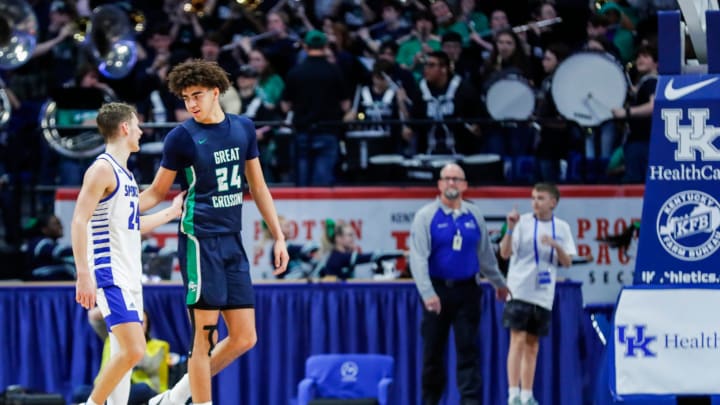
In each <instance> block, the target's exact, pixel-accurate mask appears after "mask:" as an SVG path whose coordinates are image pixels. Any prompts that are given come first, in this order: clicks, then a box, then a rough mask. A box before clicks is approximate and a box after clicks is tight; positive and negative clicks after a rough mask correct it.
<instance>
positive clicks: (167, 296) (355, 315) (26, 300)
mask: <svg viewBox="0 0 720 405" xmlns="http://www.w3.org/2000/svg"><path fill="white" fill-rule="evenodd" d="M255 291H256V300H257V302H256V309H257V311H256V318H257V331H258V343H257V346H256V347H255V348H254V349H253V350H251V351H250V352H249V353H247V354H246V355H245V356H243V357H242V358H241V359H240V360H239V361H236V362H234V363H233V364H231V365H230V366H229V367H228V368H226V369H225V370H224V371H223V372H222V373H221V374H220V375H218V376H217V377H216V378H215V380H214V383H213V392H214V393H213V396H214V399H215V401H214V403H215V404H222V405H237V404H258V405H268V404H287V403H289V402H290V399H291V398H293V397H294V396H295V395H296V390H297V388H296V387H297V383H298V382H299V381H300V380H301V379H302V377H303V375H304V362H305V359H306V358H307V357H308V356H309V355H311V354H317V353H337V352H357V353H384V354H389V355H391V356H393V357H394V358H395V361H396V369H395V384H394V390H395V391H394V395H395V398H396V403H397V404H419V403H420V381H421V379H420V373H421V366H422V354H421V353H422V351H421V339H420V336H419V330H420V320H421V316H422V307H421V303H420V299H419V296H418V293H417V290H416V289H415V286H414V284H413V283H412V282H391V283H346V284H345V283H339V284H335V283H333V284H285V283H276V284H260V285H256V288H255ZM479 299H480V300H481V301H482V312H483V315H482V321H481V325H480V340H479V342H478V344H479V345H480V347H481V355H480V356H481V359H480V361H481V364H482V374H483V384H484V387H483V403H484V404H488V405H495V404H503V403H507V399H506V395H507V377H506V362H505V360H506V356H507V349H508V341H509V338H508V332H507V330H505V329H504V328H503V327H502V308H503V306H502V304H501V303H498V302H497V301H495V298H494V291H493V289H492V287H491V286H489V285H484V286H483V295H482V297H481V298H479ZM0 305H1V307H2V310H1V311H0V325H3V327H2V328H1V329H0V364H2V367H1V368H0V389H2V387H6V386H7V385H10V384H20V385H23V386H26V387H31V388H33V389H36V390H40V391H44V392H57V393H62V394H64V395H66V396H67V398H68V399H69V395H70V392H71V391H72V389H73V387H75V386H77V385H79V384H86V383H91V382H92V380H93V378H94V375H95V373H96V372H97V369H98V366H99V364H100V353H101V342H100V340H99V339H98V338H97V336H96V335H95V334H94V332H93V331H92V329H91V328H90V326H89V324H88V322H87V315H86V311H85V310H83V309H82V308H81V307H80V306H79V305H78V304H76V303H75V291H74V285H71V284H56V285H44V286H33V285H31V284H16V285H7V286H2V287H0ZM145 308H146V309H147V310H148V312H149V314H150V317H151V318H152V325H153V331H152V332H153V335H154V336H156V337H158V338H161V339H165V340H167V341H169V342H170V345H171V350H173V351H175V352H179V353H182V352H186V351H187V348H188V347H189V346H188V345H189V342H190V324H189V322H188V318H187V311H186V308H185V305H184V299H183V291H182V286H180V285H175V284H170V285H147V286H146V287H145ZM220 329H221V330H220V333H221V336H224V334H225V329H224V327H223V326H221V328H220ZM450 341H451V342H452V338H451V339H450ZM602 349H603V346H602V344H601V343H600V342H599V340H598V338H597V337H596V335H595V333H594V332H593V330H592V327H591V326H590V324H589V321H588V316H587V315H586V314H585V312H584V311H583V308H582V296H581V290H580V284H578V283H574V282H567V283H561V284H559V285H558V288H557V289H556V298H555V308H554V309H553V318H552V327H551V332H550V335H549V336H548V337H546V338H543V339H542V340H541V344H540V353H539V358H538V368H537V376H536V380H535V396H536V397H537V398H538V400H539V401H540V403H542V404H554V405H577V404H590V403H592V396H593V395H592V393H593V391H594V389H595V377H596V373H597V369H598V365H599V361H600V356H601V352H602ZM448 354H449V355H448V362H449V364H450V372H449V374H450V379H449V384H450V386H449V389H448V393H447V395H446V398H445V401H444V402H443V404H457V403H458V393H457V389H456V387H455V385H454V384H455V383H454V381H455V376H454V375H455V373H454V371H453V370H452V368H453V367H454V358H455V355H454V348H451V349H450V350H449V353H448Z"/></svg>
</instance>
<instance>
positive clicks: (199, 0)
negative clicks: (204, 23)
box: [183, 0, 205, 17]
mask: <svg viewBox="0 0 720 405" xmlns="http://www.w3.org/2000/svg"><path fill="white" fill-rule="evenodd" d="M183 11H185V12H186V13H190V14H196V15H197V16H198V17H202V16H203V15H205V0H190V1H187V2H185V3H184V4H183Z"/></svg>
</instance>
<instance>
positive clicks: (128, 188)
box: [88, 153, 142, 291]
mask: <svg viewBox="0 0 720 405" xmlns="http://www.w3.org/2000/svg"><path fill="white" fill-rule="evenodd" d="M97 159H102V160H105V161H107V162H109V163H110V164H111V165H112V167H113V172H114V173H115V180H116V184H117V187H116V188H115V190H114V191H113V192H112V193H111V194H110V195H109V196H107V197H105V198H103V199H102V200H100V203H99V204H98V206H97V208H95V212H93V216H92V218H91V220H90V223H89V224H88V263H89V265H90V266H91V268H92V269H93V271H92V272H91V273H92V274H93V276H94V278H95V281H96V282H97V287H98V288H103V287H109V286H113V285H115V286H118V287H120V288H123V289H126V290H129V291H141V290H142V262H141V259H140V212H139V211H140V208H139V198H138V197H139V190H138V186H137V183H135V179H134V178H133V175H132V173H130V172H128V171H127V170H125V169H124V168H123V167H122V166H120V165H119V164H118V163H117V162H116V161H115V159H113V157H112V156H110V155H109V154H107V153H103V154H101V155H100V156H98V157H97Z"/></svg>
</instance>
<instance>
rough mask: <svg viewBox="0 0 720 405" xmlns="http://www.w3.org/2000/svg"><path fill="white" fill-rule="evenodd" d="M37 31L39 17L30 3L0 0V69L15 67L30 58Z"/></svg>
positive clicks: (20, 0)
mask: <svg viewBox="0 0 720 405" xmlns="http://www.w3.org/2000/svg"><path fill="white" fill-rule="evenodd" d="M37 31H38V22H37V18H36V17H35V13H34V12H33V10H32V7H30V5H29V4H28V3H26V2H25V1H23V0H3V1H0V69H5V70H9V69H15V68H17V67H19V66H22V65H23V64H25V63H26V62H27V61H28V60H30V57H31V56H32V54H33V51H34V50H35V46H36V45H37Z"/></svg>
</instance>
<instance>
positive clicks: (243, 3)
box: [235, 0, 263, 11]
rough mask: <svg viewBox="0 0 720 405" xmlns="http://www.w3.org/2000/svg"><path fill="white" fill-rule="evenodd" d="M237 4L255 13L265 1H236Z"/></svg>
mask: <svg viewBox="0 0 720 405" xmlns="http://www.w3.org/2000/svg"><path fill="white" fill-rule="evenodd" d="M235 2H236V3H237V4H238V5H240V6H243V7H245V8H246V9H248V10H250V11H255V9H257V8H258V6H260V5H261V4H262V2H263V0H235Z"/></svg>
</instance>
